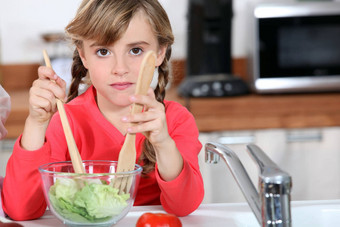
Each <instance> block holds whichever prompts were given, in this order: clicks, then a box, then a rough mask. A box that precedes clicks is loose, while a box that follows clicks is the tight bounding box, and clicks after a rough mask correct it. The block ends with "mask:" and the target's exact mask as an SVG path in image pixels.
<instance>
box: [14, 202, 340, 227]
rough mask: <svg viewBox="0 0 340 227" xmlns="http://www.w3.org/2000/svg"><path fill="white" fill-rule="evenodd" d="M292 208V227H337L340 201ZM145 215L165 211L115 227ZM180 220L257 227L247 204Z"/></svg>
mask: <svg viewBox="0 0 340 227" xmlns="http://www.w3.org/2000/svg"><path fill="white" fill-rule="evenodd" d="M291 206H292V217H293V226H298V227H300V226H302V227H304V226H308V227H312V226H317V227H323V226H325V227H326V226H340V200H319V201H292V202H291ZM145 212H164V210H163V208H162V207H161V206H137V207H133V208H132V209H131V211H130V212H129V213H128V214H127V216H126V217H124V218H123V219H122V220H121V221H119V222H118V223H117V224H116V225H115V227H120V226H121V227H123V226H124V227H129V226H131V227H133V226H135V225H136V222H137V220H138V218H139V217H140V216H141V215H142V214H143V213H145ZM180 220H181V222H182V224H183V226H184V227H187V226H195V227H200V226H202V227H205V226H214V227H219V226H229V227H233V226H234V227H238V226H242V227H243V226H248V227H250V226H251V227H252V226H254V227H258V226H259V224H258V223H257V220H256V218H255V216H254V215H253V213H252V212H251V210H250V208H249V206H248V204H246V203H214V204H201V205H200V207H199V208H198V209H197V210H196V211H195V212H193V213H192V214H190V215H188V216H186V217H180ZM18 223H20V224H22V225H23V226H25V227H43V226H62V223H61V222H60V221H59V220H58V219H57V218H56V217H54V216H53V215H52V214H51V212H50V211H46V213H45V214H44V216H43V217H41V218H40V219H37V220H32V221H21V222H18ZM334 224H336V225H334Z"/></svg>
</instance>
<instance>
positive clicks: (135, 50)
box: [130, 48, 142, 55]
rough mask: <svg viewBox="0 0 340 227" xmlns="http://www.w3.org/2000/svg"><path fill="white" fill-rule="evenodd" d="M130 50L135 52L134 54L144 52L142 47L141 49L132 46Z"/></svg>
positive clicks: (132, 52)
mask: <svg viewBox="0 0 340 227" xmlns="http://www.w3.org/2000/svg"><path fill="white" fill-rule="evenodd" d="M130 52H131V54H133V55H140V54H141V53H142V49H140V48H132V49H131V50H130Z"/></svg>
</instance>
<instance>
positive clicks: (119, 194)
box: [39, 161, 142, 226]
mask: <svg viewBox="0 0 340 227" xmlns="http://www.w3.org/2000/svg"><path fill="white" fill-rule="evenodd" d="M83 166H84V168H85V172H86V173H85V174H78V173H74V170H73V167H72V163H71V162H70V161H65V162H54V163H48V164H45V165H42V166H40V167H39V172H40V174H41V178H42V184H43V190H44V195H45V199H46V202H47V205H48V207H49V209H50V210H51V212H52V213H53V214H54V215H55V216H56V217H57V218H58V219H60V220H61V221H62V222H63V223H64V224H65V225H67V226H112V225H114V224H115V223H117V222H118V221H119V220H121V219H122V218H123V217H125V216H126V214H127V213H128V212H129V211H130V209H131V207H132V206H133V203H134V200H135V197H136V193H137V188H138V184H139V180H140V176H141V172H142V167H141V166H139V165H137V164H136V165H135V169H134V170H133V171H129V172H120V173H116V169H117V162H116V161H83ZM119 180H127V181H126V182H128V185H129V187H128V188H129V189H128V190H127V191H119V189H117V188H115V187H114V185H115V182H117V181H119Z"/></svg>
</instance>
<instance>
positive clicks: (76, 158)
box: [43, 50, 85, 173]
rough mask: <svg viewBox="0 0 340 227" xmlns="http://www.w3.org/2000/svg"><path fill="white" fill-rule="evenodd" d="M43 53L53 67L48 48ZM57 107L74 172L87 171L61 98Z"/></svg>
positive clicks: (48, 64) (50, 66)
mask: <svg viewBox="0 0 340 227" xmlns="http://www.w3.org/2000/svg"><path fill="white" fill-rule="evenodd" d="M43 55H44V59H45V64H46V66H47V67H49V68H51V69H52V65H51V61H50V58H49V57H48V55H47V52H46V50H43ZM57 108H58V111H59V115H60V119H61V124H62V126H63V129H64V133H65V137H66V142H67V147H68V151H69V153H70V157H71V161H72V165H73V169H74V172H75V173H85V169H84V166H83V161H82V160H81V157H80V154H79V151H78V148H77V145H76V142H75V141H74V137H73V134H72V131H71V127H70V124H69V122H68V120H67V116H66V112H65V109H64V104H63V102H62V101H61V100H60V99H57Z"/></svg>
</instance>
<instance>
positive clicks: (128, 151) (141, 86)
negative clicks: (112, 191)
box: [113, 51, 156, 193]
mask: <svg viewBox="0 0 340 227" xmlns="http://www.w3.org/2000/svg"><path fill="white" fill-rule="evenodd" d="M155 64H156V54H155V53H154V52H153V51H149V52H147V53H146V55H145V57H144V59H143V61H142V63H141V66H140V70H139V75H138V80H137V85H136V91H135V94H136V95H146V94H147V91H148V89H149V87H150V84H151V81H152V78H153V74H154V71H155ZM142 110H143V105H139V104H135V103H134V104H133V105H132V109H131V114H136V113H140V112H142ZM135 140H136V134H134V133H127V135H126V137H125V141H124V144H123V147H122V149H121V150H120V153H119V157H118V166H117V171H116V172H117V173H118V172H127V171H132V170H134V169H135V164H136V144H135ZM113 186H114V187H115V188H117V189H119V191H120V193H123V192H125V193H128V192H129V190H130V187H131V180H129V179H128V177H117V178H116V179H115V180H114V185H113Z"/></svg>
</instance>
